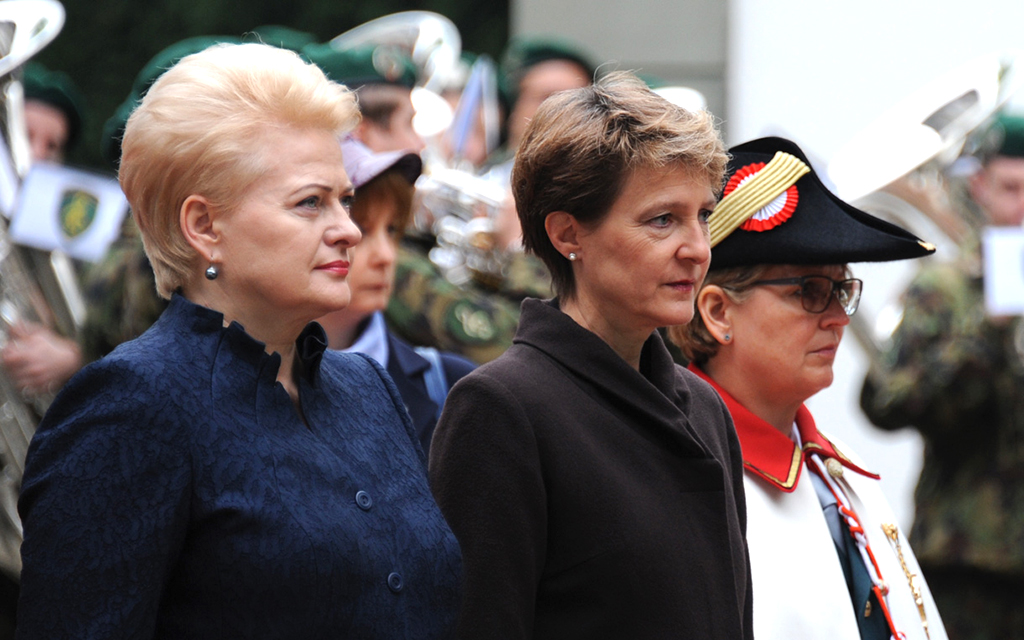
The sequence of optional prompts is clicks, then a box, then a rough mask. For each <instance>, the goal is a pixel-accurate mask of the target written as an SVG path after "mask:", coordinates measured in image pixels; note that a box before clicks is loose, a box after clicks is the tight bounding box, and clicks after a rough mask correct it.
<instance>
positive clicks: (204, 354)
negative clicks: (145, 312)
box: [18, 296, 461, 640]
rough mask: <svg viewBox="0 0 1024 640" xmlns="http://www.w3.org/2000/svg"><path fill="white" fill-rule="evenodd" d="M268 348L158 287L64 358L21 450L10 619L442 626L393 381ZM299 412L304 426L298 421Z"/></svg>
mask: <svg viewBox="0 0 1024 640" xmlns="http://www.w3.org/2000/svg"><path fill="white" fill-rule="evenodd" d="M297 347H298V352H299V359H300V362H301V372H300V373H299V374H298V375H297V379H298V386H299V397H300V400H301V405H302V411H303V414H304V416H305V423H304V422H303V420H301V419H300V418H299V416H298V414H297V413H296V410H295V407H294V406H293V404H292V402H291V399H290V398H289V396H288V394H287V392H286V391H285V390H284V388H283V387H282V386H281V385H280V384H278V383H277V381H276V377H277V371H278V367H279V364H280V358H279V357H278V356H277V354H274V355H268V354H266V352H265V351H264V345H263V344H262V343H259V342H257V341H255V340H253V339H252V338H251V337H249V335H248V334H246V333H245V331H244V330H243V329H242V327H240V326H239V325H237V324H232V325H231V326H229V327H226V328H225V327H224V326H223V318H222V316H221V315H220V314H219V313H216V312H213V311H211V310H209V309H206V308H203V307H199V306H197V305H194V304H192V303H190V302H188V301H187V300H185V299H184V298H182V297H180V296H175V297H174V299H173V300H172V301H171V304H170V306H169V307H168V309H167V311H166V312H165V313H164V314H163V316H161V318H160V320H159V321H158V322H157V323H156V324H155V325H154V326H153V327H152V328H150V330H149V331H147V332H146V333H145V334H144V335H143V336H141V337H140V338H138V339H137V340H134V341H131V342H129V343H126V344H124V345H122V346H121V347H119V348H118V349H117V350H115V351H114V352H113V353H112V354H111V355H110V356H108V357H107V358H104V359H103V360H101V361H99V362H97V363H94V364H93V365H90V366H89V367H87V368H86V369H84V370H83V371H82V372H80V373H79V374H78V375H77V376H76V377H75V378H74V379H73V380H72V382H71V383H70V384H69V385H68V386H67V387H66V388H65V389H64V391H63V392H62V393H61V394H60V396H59V397H58V398H57V400H56V402H55V403H54V405H53V407H52V408H51V410H50V411H49V413H48V414H47V416H46V418H45V419H44V421H43V423H42V425H41V426H40V428H39V431H38V433H37V434H36V436H35V438H34V440H33V442H32V445H31V448H30V451H29V455H28V463H27V468H26V472H25V482H24V488H23V493H22V497H21V502H20V510H21V515H22V519H23V521H24V526H25V542H24V545H23V547H22V549H23V557H24V571H23V575H22V591H21V601H20V607H19V611H18V636H19V637H20V638H200V639H201V638H218V639H219V638H231V637H234V638H302V639H310V638H332V639H333V638H359V639H360V640H365V639H373V638H389V639H390V638H416V639H417V640H419V639H421V638H445V637H449V635H450V633H451V631H452V629H453V625H454V622H455V616H456V611H457V606H458V602H459V596H460V588H459V579H460V573H461V561H460V555H459V550H458V546H457V543H456V541H455V538H454V536H453V535H452V533H451V531H450V530H449V528H448V526H447V524H445V521H444V519H443V518H442V516H441V513H440V511H439V510H438V508H437V506H436V504H435V503H434V500H433V498H432V497H431V495H430V491H429V489H428V486H427V480H426V473H425V467H424V463H425V460H424V458H423V454H422V451H421V449H420V447H419V446H418V445H417V444H416V442H415V434H414V433H413V430H412V425H411V423H410V421H409V418H408V416H407V414H406V412H405V410H404V409H403V407H402V401H401V399H400V397H399V396H398V393H397V391H396V389H395V386H394V384H393V383H392V381H391V380H390V378H389V377H388V376H387V374H386V373H384V371H383V369H381V368H380V367H379V366H377V365H376V364H375V363H372V362H371V361H370V360H369V359H368V358H366V357H364V356H360V355H356V354H342V353H337V352H333V351H325V347H326V340H325V337H324V335H323V330H322V329H320V327H319V325H310V327H309V328H307V330H306V331H305V332H304V333H303V335H302V336H300V338H299V341H298V344H297ZM307 425H308V426H307Z"/></svg>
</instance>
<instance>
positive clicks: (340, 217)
mask: <svg viewBox="0 0 1024 640" xmlns="http://www.w3.org/2000/svg"><path fill="white" fill-rule="evenodd" d="M338 208H339V209H340V211H339V213H338V214H337V215H336V216H335V220H334V222H333V224H331V226H330V227H328V228H327V231H326V233H325V235H324V238H325V240H326V241H327V244H329V245H341V246H343V247H354V246H356V245H357V244H359V241H360V240H361V239H362V237H363V234H362V232H361V231H359V227H358V226H356V223H355V222H353V221H352V217H351V216H350V215H349V214H348V211H347V210H346V209H345V207H342V206H341V205H338Z"/></svg>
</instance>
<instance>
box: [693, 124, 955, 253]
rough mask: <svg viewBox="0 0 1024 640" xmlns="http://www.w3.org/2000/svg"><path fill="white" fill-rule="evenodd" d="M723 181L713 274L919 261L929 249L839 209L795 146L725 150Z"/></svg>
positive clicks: (759, 143) (765, 144)
mask: <svg viewBox="0 0 1024 640" xmlns="http://www.w3.org/2000/svg"><path fill="white" fill-rule="evenodd" d="M729 154H730V155H731V156H732V157H731V159H730V161H729V166H728V168H727V170H726V174H727V176H728V181H727V183H726V186H725V190H724V193H723V196H722V200H721V202H719V203H718V206H717V207H716V208H715V212H714V213H713V214H712V215H711V218H710V220H709V226H710V231H711V267H710V268H711V269H725V268H728V267H737V266H748V265H758V264H845V263H847V262H887V261H890V260H903V259H906V258H918V257H921V256H926V255H928V254H931V253H934V252H935V247H934V246H933V245H931V244H929V243H927V242H924V241H923V240H921V239H920V238H918V237H916V236H914V235H913V234H911V233H909V232H907V231H906V230H904V229H902V228H900V227H898V226H896V225H894V224H890V223H889V222H886V221H884V220H880V219H878V218H875V217H874V216H872V215H870V214H868V213H865V212H864V211H861V210H860V209H857V208H856V207H853V206H851V205H849V204H847V203H846V202H843V201H842V200H840V199H839V198H838V197H836V196H835V195H833V194H832V193H831V192H830V191H829V190H828V189H826V188H825V186H824V185H823V184H822V183H821V180H820V179H819V178H818V176H817V174H815V172H814V169H812V168H811V164H810V161H809V160H808V159H807V156H806V155H804V152H803V151H802V150H801V149H800V147H798V146H797V145H796V144H794V143H793V142H791V141H789V140H785V139H783V138H774V137H773V138H761V139H759V140H754V141H752V142H747V143H745V144H741V145H739V146H736V147H733V148H732V149H730V150H729Z"/></svg>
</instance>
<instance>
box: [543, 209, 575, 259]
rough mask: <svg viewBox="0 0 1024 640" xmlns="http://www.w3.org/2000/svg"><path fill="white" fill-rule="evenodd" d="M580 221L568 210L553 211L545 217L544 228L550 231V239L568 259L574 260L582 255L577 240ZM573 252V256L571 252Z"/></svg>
mask: <svg viewBox="0 0 1024 640" xmlns="http://www.w3.org/2000/svg"><path fill="white" fill-rule="evenodd" d="M579 225H580V223H579V222H577V220H576V218H575V217H574V216H573V215H572V214H571V213H568V212H566V211H552V212H551V213H549V214H548V215H547V217H546V218H544V230H545V231H547V232H548V239H550V240H551V244H552V245H553V246H554V247H555V251H557V252H558V253H560V254H562V255H563V256H565V258H566V260H574V259H575V256H580V257H582V255H581V253H582V252H581V251H580V245H579V242H578V240H577V233H578V231H579ZM570 253H571V254H573V256H574V257H573V258H570V257H569V254H570Z"/></svg>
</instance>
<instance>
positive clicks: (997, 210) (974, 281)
mask: <svg viewBox="0 0 1024 640" xmlns="http://www.w3.org/2000/svg"><path fill="white" fill-rule="evenodd" d="M982 137H983V140H984V141H983V143H982V145H981V148H980V153H979V154H978V157H977V160H979V164H980V166H979V169H978V171H977V172H976V173H974V174H973V175H971V176H970V177H969V178H968V179H967V184H966V188H967V192H968V195H969V198H968V199H967V201H965V202H962V203H961V206H962V207H963V208H962V209H961V210H960V213H962V214H963V215H964V216H965V217H967V218H968V219H971V217H972V216H973V217H974V218H975V219H977V220H980V221H982V224H983V225H984V226H991V227H1002V228H1015V229H1019V228H1020V227H1021V224H1022V223H1024V117H1021V116H1019V115H1010V114H1003V115H1000V116H999V117H997V118H996V120H995V122H994V123H993V124H992V126H991V127H989V128H988V130H987V131H986V132H985V133H984V135H983V136H982ZM981 253H982V252H981V247H980V243H979V239H977V238H975V239H973V240H972V241H970V242H968V243H967V244H966V245H965V246H964V247H962V248H961V252H960V255H959V256H958V257H957V258H956V260H955V261H953V262H951V263H945V264H943V263H936V264H930V265H928V266H927V267H926V268H924V269H922V270H921V272H920V273H919V274H918V275H917V277H916V278H915V279H914V281H913V282H912V283H911V285H910V287H909V289H908V290H907V291H906V293H905V295H904V312H903V319H902V321H901V323H900V325H899V327H897V329H896V331H895V332H894V334H893V339H892V342H891V346H890V347H889V349H888V351H887V352H886V353H884V354H883V355H882V357H881V358H879V359H877V360H876V361H874V362H873V363H872V365H871V367H870V369H869V371H868V375H867V377H866V378H865V380H864V387H863V390H862V392H861V407H862V408H863V409H864V413H865V414H866V415H867V416H868V418H869V419H870V420H871V421H872V422H874V423H875V424H876V425H878V426H879V427H882V428H883V429H900V428H903V427H907V426H909V427H912V428H914V429H916V430H917V431H918V432H920V434H921V435H922V436H923V437H924V441H925V449H924V467H923V469H922V470H921V478H920V480H919V481H918V484H917V492H916V494H915V507H916V510H915V518H914V528H913V529H912V531H911V534H910V539H911V541H912V542H913V544H914V549H915V550H916V551H917V553H918V558H919V559H920V561H921V566H922V568H923V569H924V574H925V576H927V578H928V582H929V584H930V585H931V586H932V589H933V591H934V593H935V599H936V601H937V602H938V603H939V607H940V609H941V610H942V616H943V619H944V620H945V621H946V626H947V628H948V629H949V632H950V636H951V637H953V638H979V639H982V640H985V639H992V640H995V639H996V638H1021V637H1024V611H1022V609H1021V607H1020V602H1021V594H1024V476H1022V475H1021V469H1022V468H1024V445H1022V443H1024V392H1022V390H1024V320H1022V319H1021V317H1019V316H1014V317H1009V316H1002V317H997V316H992V315H989V314H988V313H986V312H985V293H984V291H985V278H984V277H983V275H982V260H981V259H982V255H981ZM1017 267H1018V265H1010V266H1009V267H1008V268H1017Z"/></svg>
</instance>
